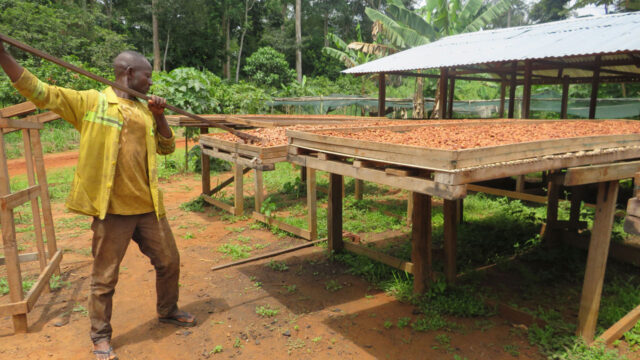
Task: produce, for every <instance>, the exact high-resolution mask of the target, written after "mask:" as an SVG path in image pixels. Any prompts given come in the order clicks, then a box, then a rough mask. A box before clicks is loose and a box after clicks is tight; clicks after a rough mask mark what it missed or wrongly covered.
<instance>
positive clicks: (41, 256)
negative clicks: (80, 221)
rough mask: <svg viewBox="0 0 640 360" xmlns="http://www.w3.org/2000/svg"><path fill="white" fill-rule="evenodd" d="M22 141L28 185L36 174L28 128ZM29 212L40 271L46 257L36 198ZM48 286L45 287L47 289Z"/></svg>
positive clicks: (34, 179)
mask: <svg viewBox="0 0 640 360" xmlns="http://www.w3.org/2000/svg"><path fill="white" fill-rule="evenodd" d="M22 142H23V143H24V159H25V165H26V166H27V181H28V182H29V186H34V185H35V184H36V176H35V174H34V173H33V154H32V152H31V136H30V135H29V130H28V129H23V130H22ZM30 203H31V214H32V215H33V230H34V232H35V235H36V248H37V249H38V263H39V265H40V271H42V270H44V268H45V267H46V266H47V257H46V255H45V254H46V252H45V250H44V242H43V241H42V221H41V220H40V206H39V205H38V200H37V199H32V200H31V201H30ZM48 288H49V287H47V289H48Z"/></svg>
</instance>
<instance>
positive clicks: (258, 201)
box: [253, 170, 264, 212]
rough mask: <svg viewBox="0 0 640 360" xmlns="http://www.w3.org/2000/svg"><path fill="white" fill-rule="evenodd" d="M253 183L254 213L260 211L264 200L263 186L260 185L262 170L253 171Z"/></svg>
mask: <svg viewBox="0 0 640 360" xmlns="http://www.w3.org/2000/svg"><path fill="white" fill-rule="evenodd" d="M253 181H254V182H255V185H256V186H255V188H256V189H255V196H254V199H255V205H256V212H260V209H262V201H263V200H264V186H263V183H262V170H255V174H254V178H253Z"/></svg>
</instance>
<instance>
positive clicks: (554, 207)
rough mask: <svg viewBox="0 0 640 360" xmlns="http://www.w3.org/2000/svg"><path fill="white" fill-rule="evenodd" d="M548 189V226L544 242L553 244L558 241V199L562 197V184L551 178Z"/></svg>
mask: <svg viewBox="0 0 640 360" xmlns="http://www.w3.org/2000/svg"><path fill="white" fill-rule="evenodd" d="M548 184H549V185H548V187H547V224H546V228H545V233H544V241H545V242H547V243H552V242H554V241H555V240H556V235H555V234H556V233H557V231H556V224H557V223H558V198H559V196H560V184H558V182H557V181H556V178H555V177H553V176H551V177H550V179H549V183H548Z"/></svg>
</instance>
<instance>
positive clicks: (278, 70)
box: [243, 46, 295, 88]
mask: <svg viewBox="0 0 640 360" xmlns="http://www.w3.org/2000/svg"><path fill="white" fill-rule="evenodd" d="M243 70H244V72H245V73H246V74H247V76H249V79H250V80H251V81H252V82H253V83H256V84H263V85H266V86H271V87H278V88H279V87H280V86H281V85H283V84H288V83H289V82H291V81H292V80H293V79H294V78H295V71H294V70H292V69H291V68H289V63H288V62H287V60H286V59H285V57H284V55H283V54H282V53H280V52H278V51H277V50H275V49H274V48H272V47H268V46H266V47H262V48H260V49H258V51H256V52H254V53H253V54H251V56H249V57H248V58H247V64H246V65H245V66H244V68H243Z"/></svg>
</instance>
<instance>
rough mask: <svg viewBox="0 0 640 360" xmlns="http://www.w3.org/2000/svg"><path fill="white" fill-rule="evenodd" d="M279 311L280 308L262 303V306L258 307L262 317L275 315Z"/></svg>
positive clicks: (258, 312)
mask: <svg viewBox="0 0 640 360" xmlns="http://www.w3.org/2000/svg"><path fill="white" fill-rule="evenodd" d="M279 312H280V309H278V308H272V307H271V306H270V305H262V306H258V307H256V314H258V315H260V316H262V317H274V316H276V315H278V313H279Z"/></svg>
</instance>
